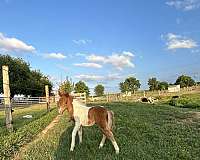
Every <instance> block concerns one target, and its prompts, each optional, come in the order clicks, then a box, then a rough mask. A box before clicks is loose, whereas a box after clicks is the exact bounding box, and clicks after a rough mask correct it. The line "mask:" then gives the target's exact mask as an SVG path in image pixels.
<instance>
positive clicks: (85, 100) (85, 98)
mask: <svg viewBox="0 0 200 160" xmlns="http://www.w3.org/2000/svg"><path fill="white" fill-rule="evenodd" d="M83 95H84V102H85V104H87V96H86V92H84V94H83Z"/></svg>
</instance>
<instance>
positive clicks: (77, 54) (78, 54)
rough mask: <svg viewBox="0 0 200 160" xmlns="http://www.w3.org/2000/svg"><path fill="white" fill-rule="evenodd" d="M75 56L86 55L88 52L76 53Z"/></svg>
mask: <svg viewBox="0 0 200 160" xmlns="http://www.w3.org/2000/svg"><path fill="white" fill-rule="evenodd" d="M75 56H77V57H86V54H84V53H76V54H75Z"/></svg>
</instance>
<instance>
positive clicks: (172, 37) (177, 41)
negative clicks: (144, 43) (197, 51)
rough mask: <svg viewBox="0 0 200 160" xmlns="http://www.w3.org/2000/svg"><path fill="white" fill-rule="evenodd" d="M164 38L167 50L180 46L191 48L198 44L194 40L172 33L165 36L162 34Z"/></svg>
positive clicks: (179, 47)
mask: <svg viewBox="0 0 200 160" xmlns="http://www.w3.org/2000/svg"><path fill="white" fill-rule="evenodd" d="M162 37H163V36H162ZM164 38H166V40H167V42H166V45H167V49H169V50H175V49H181V48H185V49H191V48H195V47H197V46H198V45H197V42H195V41H194V40H192V39H189V38H187V37H184V36H181V35H176V34H173V33H168V34H167V35H166V36H164Z"/></svg>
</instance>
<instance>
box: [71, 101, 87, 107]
mask: <svg viewBox="0 0 200 160" xmlns="http://www.w3.org/2000/svg"><path fill="white" fill-rule="evenodd" d="M73 107H74V109H79V108H84V107H86V106H85V105H84V104H83V103H81V102H80V101H79V100H77V99H74V100H73Z"/></svg>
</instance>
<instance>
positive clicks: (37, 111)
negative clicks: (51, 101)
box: [0, 104, 47, 136]
mask: <svg viewBox="0 0 200 160" xmlns="http://www.w3.org/2000/svg"><path fill="white" fill-rule="evenodd" d="M27 114H31V115H32V116H33V118H31V119H24V118H23V117H22V116H24V115H27ZM45 114H47V112H46V104H41V105H38V104H36V105H32V106H24V107H16V108H14V112H13V114H12V116H13V127H14V130H15V131H16V130H17V129H18V128H20V127H22V126H24V125H26V124H28V123H30V122H32V121H34V120H36V119H38V118H40V117H42V116H43V115H45ZM8 133H9V132H8V131H7V129H6V127H5V112H4V110H1V111H0V136H5V135H7V134H8Z"/></svg>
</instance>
